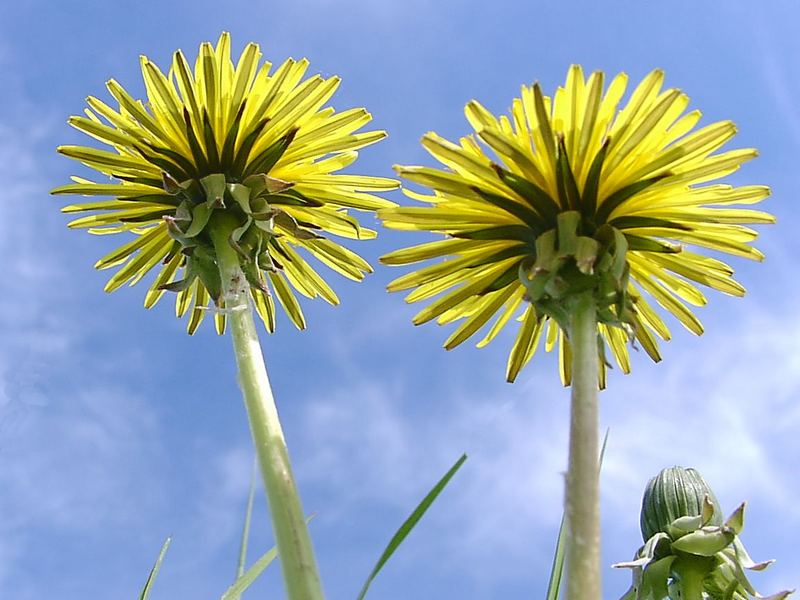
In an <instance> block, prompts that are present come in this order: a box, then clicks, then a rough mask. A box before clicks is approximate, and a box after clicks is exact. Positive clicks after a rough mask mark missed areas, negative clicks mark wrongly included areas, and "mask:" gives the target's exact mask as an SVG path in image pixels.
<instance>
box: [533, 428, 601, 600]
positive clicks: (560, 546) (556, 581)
mask: <svg viewBox="0 0 800 600" xmlns="http://www.w3.org/2000/svg"><path fill="white" fill-rule="evenodd" d="M609 431H610V430H608V429H606V435H605V437H604V438H603V445H602V446H601V448H600V460H599V461H598V465H597V469H598V472H599V470H600V468H601V467H602V466H603V457H604V456H605V455H606V446H607V445H608V433H609ZM566 521H567V519H566V515H564V516H562V517H561V525H560V526H559V528H558V542H556V551H555V554H554V555H553V566H552V568H551V569H550V582H549V583H548V584H547V595H546V596H545V600H558V598H559V596H560V595H561V583H562V579H563V577H564V551H565V547H564V544H565V543H566V541H567V527H566V525H567V523H566Z"/></svg>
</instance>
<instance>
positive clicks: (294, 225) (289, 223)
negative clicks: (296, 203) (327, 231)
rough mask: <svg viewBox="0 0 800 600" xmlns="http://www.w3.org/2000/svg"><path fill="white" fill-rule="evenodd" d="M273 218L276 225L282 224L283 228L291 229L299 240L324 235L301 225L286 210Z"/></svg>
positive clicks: (316, 238)
mask: <svg viewBox="0 0 800 600" xmlns="http://www.w3.org/2000/svg"><path fill="white" fill-rule="evenodd" d="M273 219H274V221H275V224H276V225H280V226H281V227H282V228H283V229H286V230H287V231H289V232H290V233H291V234H292V235H293V236H294V237H296V238H297V239H298V240H318V239H320V238H321V237H322V236H320V235H317V234H316V233H314V232H313V231H309V230H308V229H305V228H303V227H301V226H300V224H299V223H298V222H297V220H295V218H294V217H292V216H291V215H289V214H288V213H286V212H284V211H280V212H279V213H277V214H276V215H275V216H274V217H273Z"/></svg>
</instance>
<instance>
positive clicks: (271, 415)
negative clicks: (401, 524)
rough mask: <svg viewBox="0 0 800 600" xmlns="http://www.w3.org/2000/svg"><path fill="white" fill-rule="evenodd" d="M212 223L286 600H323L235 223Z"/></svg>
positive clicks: (220, 220)
mask: <svg viewBox="0 0 800 600" xmlns="http://www.w3.org/2000/svg"><path fill="white" fill-rule="evenodd" d="M215 218H216V221H215V222H214V223H212V226H211V227H209V229H210V232H211V238H212V241H213V243H214V249H215V251H216V255H217V264H218V266H219V271H220V276H221V278H222V290H223V294H224V298H225V307H226V309H227V311H228V313H229V314H228V323H229V326H230V331H231V339H232V340H233V349H234V353H235V355H236V365H237V367H238V370H239V384H240V386H241V388H242V394H243V396H244V401H245V406H246V407H247V417H248V420H249V422H250V432H251V433H252V436H253V442H254V444H255V447H256V455H257V456H258V462H259V465H260V469H261V476H262V478H263V480H264V487H265V489H266V492H267V499H268V501H269V509H270V516H271V518H272V528H273V531H274V533H275V542H276V545H277V547H278V556H279V557H280V563H281V570H282V572H283V579H284V582H285V585H286V593H287V598H289V600H322V599H323V598H324V595H323V593H322V585H321V583H320V578H319V573H318V569H317V563H316V559H315V558H314V549H313V547H312V545H311V537H310V536H309V534H308V527H307V526H306V520H305V514H304V513H303V508H302V506H301V504H300V496H299V495H298V493H297V486H296V485H295V481H294V476H293V475H292V468H291V465H290V463H289V454H288V451H287V448H286V441H285V440H284V437H283V430H282V428H281V424H280V420H279V418H278V410H277V407H276V406H275V399H274V398H273V395H272V389H271V388H270V384H269V379H268V377H267V369H266V366H265V365H264V357H263V354H262V353H261V345H260V344H259V341H258V335H257V334H256V327H255V323H254V321H253V312H252V308H251V306H250V302H249V300H248V294H249V291H248V290H249V286H248V284H247V281H246V279H245V277H244V274H243V273H242V270H241V268H240V266H239V257H238V255H237V254H236V251H235V250H234V249H233V248H232V247H231V245H230V243H229V241H228V236H229V235H230V233H231V232H232V231H233V229H234V228H235V227H236V226H237V223H236V222H235V220H233V219H231V217H230V216H229V215H225V214H224V213H220V214H219V215H218V216H217V215H215Z"/></svg>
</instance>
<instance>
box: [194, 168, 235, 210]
mask: <svg viewBox="0 0 800 600" xmlns="http://www.w3.org/2000/svg"><path fill="white" fill-rule="evenodd" d="M200 184H201V185H202V186H203V190H204V191H205V194H206V203H207V204H209V205H210V206H225V188H226V187H227V185H228V184H227V182H226V180H225V175H223V174H222V173H213V174H211V175H206V176H205V177H203V178H202V179H201V180H200Z"/></svg>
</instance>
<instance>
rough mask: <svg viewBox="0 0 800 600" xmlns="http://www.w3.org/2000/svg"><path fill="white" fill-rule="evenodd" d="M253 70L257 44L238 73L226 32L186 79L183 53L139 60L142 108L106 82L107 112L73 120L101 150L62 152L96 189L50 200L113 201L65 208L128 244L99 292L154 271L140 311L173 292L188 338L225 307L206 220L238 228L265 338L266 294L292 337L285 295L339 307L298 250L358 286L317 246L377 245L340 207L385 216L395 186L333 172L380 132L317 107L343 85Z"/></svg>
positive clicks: (236, 240)
mask: <svg viewBox="0 0 800 600" xmlns="http://www.w3.org/2000/svg"><path fill="white" fill-rule="evenodd" d="M260 59H261V52H260V50H259V47H258V45H257V44H252V43H251V44H248V45H247V46H246V47H245V49H244V51H243V52H242V54H241V56H240V58H239V59H238V62H237V63H236V65H234V63H233V62H232V60H231V48H230V36H229V34H228V33H223V34H222V35H221V36H220V38H219V41H218V43H217V45H216V47H213V46H212V45H211V44H209V43H204V44H202V45H201V46H200V52H199V54H198V56H197V60H196V62H195V65H194V70H192V68H191V67H190V66H189V63H188V62H187V59H186V57H185V56H184V55H183V53H182V52H181V51H177V52H175V54H174V57H173V62H172V65H171V67H170V69H169V72H168V73H167V74H164V73H163V72H162V71H161V70H160V69H159V68H158V66H156V65H155V64H154V63H153V62H152V61H150V60H149V59H147V58H146V57H142V58H141V69H142V75H143V78H144V83H145V87H146V90H147V101H146V102H142V101H140V100H134V98H133V97H131V95H129V94H128V92H126V91H125V90H124V89H123V87H122V86H121V85H120V84H119V83H118V82H117V81H115V80H113V79H112V80H110V81H109V82H108V84H107V87H108V91H109V92H110V93H111V96H112V97H113V98H114V100H115V101H116V102H117V103H118V105H119V106H118V107H117V108H113V107H112V106H109V105H108V104H106V103H105V102H103V101H102V100H100V99H98V98H96V97H93V96H90V97H89V98H88V99H87V103H88V105H89V107H88V108H87V109H86V111H85V113H86V114H85V116H74V117H71V118H70V119H69V123H70V125H72V126H73V127H75V128H76V129H78V130H80V131H82V132H84V133H86V134H88V135H89V136H91V137H93V138H95V139H97V140H99V141H100V142H102V143H104V144H107V145H109V146H110V149H106V150H100V149H96V148H91V147H83V146H61V147H60V148H59V149H58V151H59V152H60V153H62V154H64V155H65V156H68V157H70V158H73V159H75V160H77V161H79V162H81V163H83V164H84V165H86V166H88V167H90V168H92V169H95V170H97V171H98V172H99V173H101V174H102V175H103V176H105V179H101V180H100V181H97V182H95V181H90V180H88V179H84V178H82V177H73V181H74V183H72V184H70V185H65V186H62V187H59V188H56V189H55V190H53V193H54V194H82V195H85V196H113V197H114V198H113V200H101V201H97V202H88V203H83V204H73V205H70V206H67V207H65V208H64V209H63V211H64V212H66V213H84V212H88V213H90V214H89V215H88V216H82V217H80V218H77V219H76V220H74V221H72V222H71V223H70V224H69V225H70V227H74V228H88V230H89V232H91V233H94V234H116V233H127V234H132V235H133V239H132V240H131V241H128V242H127V243H125V244H123V245H122V246H120V247H119V248H117V249H116V250H114V251H113V252H110V253H109V254H107V255H106V256H104V257H103V258H101V259H100V260H99V261H98V262H97V264H96V265H95V266H96V267H97V268H98V269H108V268H111V267H119V269H118V270H117V271H116V272H115V273H114V275H113V276H112V277H111V279H109V281H108V283H107V284H106V287H105V289H106V291H108V292H110V291H113V290H115V289H117V288H119V287H120V286H122V285H123V284H126V283H129V284H130V285H133V284H135V283H137V282H138V281H139V280H141V279H142V278H143V277H144V276H145V275H147V274H148V273H149V272H150V271H153V270H156V271H157V275H156V276H155V279H154V281H153V283H152V285H151V286H150V289H149V290H148V292H147V295H146V297H145V306H146V307H147V308H150V307H152V306H153V305H154V304H155V303H156V302H157V301H158V300H159V298H161V296H162V295H163V294H164V292H165V291H173V292H177V300H176V312H177V315H178V316H179V317H180V316H183V315H184V314H186V313H187V312H190V309H191V312H190V318H189V324H188V330H189V333H193V332H194V331H195V330H196V328H197V327H198V325H199V324H200V322H201V321H202V319H203V316H204V314H205V312H206V311H204V310H203V309H204V308H205V305H206V304H207V303H208V302H209V300H211V301H213V302H215V303H216V304H217V305H220V306H222V305H224V299H223V298H222V297H221V296H222V286H221V284H220V278H219V271H218V269H217V265H216V257H215V252H214V248H213V244H212V243H211V239H210V235H209V229H210V227H211V225H210V224H211V223H213V222H214V220H215V218H217V217H219V216H220V215H222V214H225V215H227V217H226V218H233V219H235V222H236V225H237V227H236V229H235V230H234V232H233V234H232V235H231V236H230V240H229V241H230V244H231V245H232V246H233V247H234V248H235V249H236V252H237V253H238V254H239V256H240V263H241V266H242V270H243V271H244V274H245V275H246V278H247V281H248V283H249V285H250V294H251V296H252V299H253V302H254V305H255V307H256V310H257V311H258V314H259V315H260V316H261V318H262V320H263V321H264V323H265V324H266V327H267V329H268V330H269V331H273V330H274V328H275V305H274V300H273V294H272V292H274V294H275V295H276V296H277V298H278V301H279V302H280V304H281V305H282V306H283V308H284V309H285V310H286V312H287V314H288V315H289V317H290V319H291V320H292V321H293V322H294V324H295V325H296V326H297V327H298V328H301V329H302V328H304V327H305V318H304V316H303V312H302V310H301V308H300V304H299V303H298V300H297V298H296V296H295V291H296V292H299V293H300V294H301V295H303V296H306V297H309V298H314V297H317V296H320V297H322V298H323V299H324V300H326V301H327V302H329V303H331V304H336V303H338V299H337V297H336V294H335V293H334V291H333V290H332V289H331V288H330V286H329V285H328V284H327V283H326V282H325V281H324V280H323V278H322V277H321V276H320V275H319V274H318V273H317V271H316V270H315V268H314V267H312V266H311V265H310V264H309V263H308V262H307V260H306V258H304V257H303V256H302V255H301V254H300V253H299V252H298V249H301V250H304V251H305V252H307V253H308V254H309V255H311V256H313V257H314V258H315V259H317V260H319V261H320V262H322V263H324V264H325V265H327V266H328V267H330V268H332V269H333V270H335V271H338V272H339V273H341V274H342V275H344V276H345V277H348V278H350V279H354V280H361V279H362V278H363V277H364V274H365V273H367V272H370V271H371V268H370V266H369V265H368V264H367V263H366V262H365V261H364V260H363V259H362V258H360V257H359V256H358V255H356V254H355V253H353V252H352V251H350V250H348V249H346V248H344V247H343V246H341V245H340V244H339V243H337V242H335V241H333V240H331V239H328V237H327V235H328V234H333V235H335V236H340V237H343V238H352V239H369V238H373V237H374V236H375V232H374V231H371V230H369V229H366V228H363V227H361V226H360V225H359V222H358V221H357V220H356V218H355V217H353V216H352V215H350V214H348V209H356V210H360V211H374V210H376V209H379V208H385V207H389V206H393V203H391V202H389V201H387V200H384V199H382V198H379V197H377V196H375V195H373V193H374V192H378V191H384V190H389V189H392V188H394V187H396V183H395V181H394V180H392V179H385V178H379V177H367V176H360V175H350V174H338V175H337V174H334V173H335V172H336V171H338V170H340V169H343V168H345V167H347V166H348V165H350V164H351V163H352V162H353V161H354V160H355V159H356V157H357V150H358V149H359V148H362V147H364V146H367V145H369V144H372V143H374V142H377V141H379V140H380V139H382V138H383V137H385V132H383V131H371V132H366V133H356V131H357V130H358V129H360V128H361V127H363V126H364V125H365V124H367V123H368V122H369V121H370V119H371V116H370V114H369V113H367V112H366V111H365V110H364V109H361V108H356V109H351V110H346V111H344V112H336V111H334V109H333V108H331V107H324V105H325V104H326V102H328V100H329V99H330V98H331V96H332V95H333V93H334V91H335V90H336V88H337V87H338V85H339V78H338V77H330V78H327V79H325V78H323V77H321V76H319V75H315V76H313V77H309V78H306V79H303V76H304V74H305V72H306V70H307V68H308V61H307V60H305V59H303V60H299V61H296V60H292V59H288V60H286V61H285V62H284V63H283V64H281V65H280V66H279V67H278V68H277V69H275V70H274V71H272V72H271V64H270V63H269V62H265V63H263V64H261V65H260V66H259V63H260ZM109 178H110V181H109ZM216 325H217V330H218V331H219V332H220V333H221V332H222V331H223V330H224V326H225V314H224V313H223V312H217V314H216Z"/></svg>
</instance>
